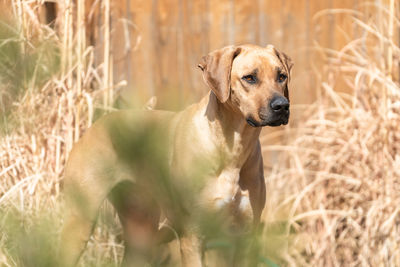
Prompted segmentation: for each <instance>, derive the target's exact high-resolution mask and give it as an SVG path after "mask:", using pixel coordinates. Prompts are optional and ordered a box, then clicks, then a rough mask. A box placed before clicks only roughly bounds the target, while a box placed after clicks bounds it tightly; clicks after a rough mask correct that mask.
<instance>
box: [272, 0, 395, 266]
mask: <svg viewBox="0 0 400 267" xmlns="http://www.w3.org/2000/svg"><path fill="white" fill-rule="evenodd" d="M375 8H376V10H377V11H376V13H375V15H376V16H375V17H367V16H366V15H363V14H361V13H355V12H349V13H350V14H351V13H353V15H349V16H350V18H351V19H352V21H353V23H354V25H355V27H357V28H358V30H359V32H361V33H362V34H361V37H360V38H359V39H356V40H351V41H350V42H349V43H348V44H347V45H346V46H344V47H343V49H342V50H340V51H332V50H329V49H323V48H321V47H317V50H318V51H319V53H320V55H322V56H324V57H326V59H327V60H326V64H325V66H323V68H319V69H322V70H323V71H322V73H321V72H320V71H316V72H315V73H316V74H317V75H318V74H319V75H320V77H319V78H320V85H321V87H320V90H321V93H320V95H321V97H320V98H319V99H318V100H317V101H316V103H314V104H313V105H311V106H310V107H309V108H308V109H307V110H306V111H305V112H304V115H303V118H302V119H300V122H301V124H299V127H298V128H296V129H292V130H291V131H289V132H290V133H289V134H292V137H291V138H289V141H288V145H287V146H282V147H266V148H265V149H272V150H274V149H278V150H282V153H281V158H280V164H278V165H277V166H275V167H276V168H275V169H274V170H273V172H272V174H271V176H270V180H269V182H268V183H269V184H268V188H269V189H270V195H269V201H268V206H267V214H266V219H267V220H268V221H272V222H273V221H275V220H276V214H280V213H281V214H284V217H285V216H288V224H287V227H286V234H287V237H288V240H291V242H290V243H289V244H288V247H287V249H286V250H285V251H284V252H283V254H284V257H285V259H286V261H287V262H288V263H289V264H290V265H305V266H398V265H399V264H400V208H399V203H400V133H399V130H398V129H399V125H400V109H399V108H400V87H399V73H398V71H399V59H400V49H399V46H398V43H395V42H394V41H393V34H394V33H395V32H398V31H399V29H400V23H399V19H398V18H399V14H398V13H395V12H394V1H391V5H390V8H389V9H387V10H386V9H383V7H379V6H375ZM325 12H327V13H330V12H333V13H334V12H335V11H330V10H328V11H325ZM380 13H382V14H380ZM379 15H380V16H381V19H382V18H384V19H383V20H382V21H378V16H379ZM378 22H379V23H378ZM324 77H326V78H324ZM344 88H347V89H349V90H348V91H350V92H352V94H340V93H337V89H340V90H343V89H344ZM293 233H295V234H294V235H293Z"/></svg>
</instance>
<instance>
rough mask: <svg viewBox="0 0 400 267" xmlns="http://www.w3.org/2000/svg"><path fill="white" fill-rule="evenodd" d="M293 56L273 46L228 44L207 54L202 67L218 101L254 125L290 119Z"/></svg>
mask: <svg viewBox="0 0 400 267" xmlns="http://www.w3.org/2000/svg"><path fill="white" fill-rule="evenodd" d="M292 66H293V63H292V61H291V59H290V58H289V57H288V56H287V55H286V54H284V53H282V52H280V51H278V50H277V49H275V48H274V47H273V46H272V45H268V46H267V47H265V48H263V47H259V46H254V45H242V46H227V47H224V48H222V49H219V50H216V51H213V52H211V53H210V54H208V55H207V56H205V57H203V59H202V61H201V63H200V64H199V65H198V67H199V68H200V69H201V70H202V71H203V77H204V80H205V81H206V83H207V84H208V86H209V87H210V88H211V90H212V92H213V93H214V94H215V95H216V97H217V98H218V101H219V102H221V103H224V104H226V105H229V106H231V107H232V108H233V109H234V111H237V112H240V113H241V114H242V115H243V117H244V119H245V120H246V121H247V122H248V124H250V125H251V126H254V127H261V126H266V125H268V126H279V125H282V124H287V123H288V121H289V91H288V83H289V78H290V70H291V68H292Z"/></svg>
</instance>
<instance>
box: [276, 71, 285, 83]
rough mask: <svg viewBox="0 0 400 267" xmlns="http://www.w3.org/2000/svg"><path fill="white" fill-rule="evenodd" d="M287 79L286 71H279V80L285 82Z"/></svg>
mask: <svg viewBox="0 0 400 267" xmlns="http://www.w3.org/2000/svg"><path fill="white" fill-rule="evenodd" d="M286 79H287V75H286V74H284V73H279V74H278V82H280V83H283V82H284V81H286Z"/></svg>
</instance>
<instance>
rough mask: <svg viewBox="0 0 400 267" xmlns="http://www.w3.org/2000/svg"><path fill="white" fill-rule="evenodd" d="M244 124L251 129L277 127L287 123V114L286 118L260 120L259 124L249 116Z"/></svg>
mask: <svg viewBox="0 0 400 267" xmlns="http://www.w3.org/2000/svg"><path fill="white" fill-rule="evenodd" d="M246 122H247V123H248V124H249V125H250V126H252V127H264V126H271V127H277V126H281V125H286V124H288V123H289V114H288V115H287V116H280V117H278V118H272V119H265V120H262V121H261V122H258V121H256V120H255V119H254V118H253V117H251V116H249V117H247V118H246Z"/></svg>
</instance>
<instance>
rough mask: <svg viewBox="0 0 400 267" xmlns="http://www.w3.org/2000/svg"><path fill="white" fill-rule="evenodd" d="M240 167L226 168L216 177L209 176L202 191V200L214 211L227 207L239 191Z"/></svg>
mask: <svg viewBox="0 0 400 267" xmlns="http://www.w3.org/2000/svg"><path fill="white" fill-rule="evenodd" d="M239 173H240V169H237V168H227V169H225V170H223V171H222V172H221V173H220V174H219V175H218V177H216V178H214V179H213V178H211V179H210V182H209V183H208V184H207V185H206V187H205V190H204V191H203V193H202V201H204V202H205V204H206V206H207V207H208V208H211V210H214V211H221V210H225V209H227V208H228V207H229V206H230V205H231V204H232V203H233V202H234V201H235V196H236V194H237V192H238V191H239V177H240V175H239Z"/></svg>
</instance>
